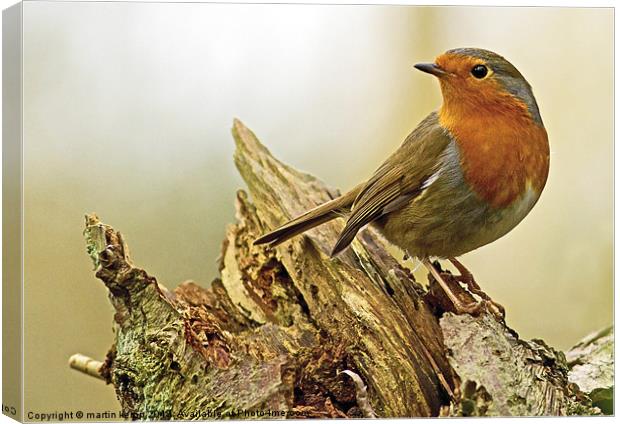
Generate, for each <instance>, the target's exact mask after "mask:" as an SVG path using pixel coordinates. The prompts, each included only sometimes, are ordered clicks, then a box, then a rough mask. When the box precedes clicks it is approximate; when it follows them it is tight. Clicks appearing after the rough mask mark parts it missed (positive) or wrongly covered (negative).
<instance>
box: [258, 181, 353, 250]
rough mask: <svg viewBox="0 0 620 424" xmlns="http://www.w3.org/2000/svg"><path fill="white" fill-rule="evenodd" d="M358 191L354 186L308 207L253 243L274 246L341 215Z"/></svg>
mask: <svg viewBox="0 0 620 424" xmlns="http://www.w3.org/2000/svg"><path fill="white" fill-rule="evenodd" d="M358 192H359V189H358V188H357V187H356V188H355V189H353V190H351V191H350V192H348V193H347V194H344V195H342V196H340V197H338V198H336V199H333V200H330V201H329V202H326V203H323V204H322V205H319V206H317V207H316V208H314V209H310V210H309V211H308V212H306V213H304V214H303V215H301V216H298V217H297V218H295V219H293V220H291V221H289V222H287V223H286V224H284V225H282V226H281V227H279V228H277V229H275V230H273V231H271V232H270V233H267V234H264V235H262V236H261V237H259V238H257V239H256V240H254V244H265V243H269V244H271V245H272V246H276V245H278V244H280V243H282V242H284V241H286V240H288V239H290V238H292V237H295V236H296V235H298V234H301V233H303V232H305V231H307V230H309V229H311V228H314V227H316V226H318V225H321V224H324V223H326V222H328V221H331V220H332V219H335V218H338V217H342V216H344V215H345V214H346V213H348V212H349V210H350V209H351V205H352V204H353V201H354V200H355V198H356V197H357V193H358Z"/></svg>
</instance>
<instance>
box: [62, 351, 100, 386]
mask: <svg viewBox="0 0 620 424" xmlns="http://www.w3.org/2000/svg"><path fill="white" fill-rule="evenodd" d="M69 366H70V367H71V368H73V369H74V370H76V371H79V372H83V373H84V374H88V375H90V376H91V377H95V378H99V379H101V380H103V376H102V375H101V373H100V372H99V371H100V370H101V367H102V366H103V362H101V361H97V360H95V359H93V358H89V357H88V356H86V355H82V354H81V353H76V354H75V355H72V356H71V358H69Z"/></svg>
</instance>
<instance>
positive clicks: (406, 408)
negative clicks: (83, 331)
mask: <svg viewBox="0 0 620 424" xmlns="http://www.w3.org/2000/svg"><path fill="white" fill-rule="evenodd" d="M233 136H234V139H235V142H236V145H237V149H236V152H235V164H236V165H237V168H238V169H239V171H240V173H241V175H242V177H243V179H244V180H245V182H246V183H247V185H248V188H249V192H250V194H251V196H252V201H250V200H249V198H248V195H247V194H246V193H245V192H243V191H240V192H238V194H237V201H236V211H237V216H236V218H237V222H236V223H235V224H232V225H230V226H229V227H228V229H227V233H226V238H225V240H224V242H223V244H222V253H221V257H220V259H219V263H220V275H221V277H220V278H218V279H216V280H215V281H213V282H212V284H211V287H210V288H203V287H201V286H199V285H198V284H196V283H194V282H191V281H187V282H184V283H182V284H181V285H180V286H179V287H177V288H176V289H175V290H174V291H171V292H170V291H168V290H167V289H166V288H164V287H163V286H160V285H159V284H158V283H157V282H156V280H155V278H154V277H152V276H150V275H148V274H147V272H146V271H144V270H142V269H140V268H138V267H136V266H134V265H133V264H132V262H131V260H130V257H129V252H128V248H127V245H126V244H125V243H124V241H123V238H122V236H121V234H120V233H119V232H118V231H116V230H114V229H113V228H112V227H110V226H108V225H106V224H103V223H101V222H100V221H99V219H98V218H97V217H96V216H95V215H89V216H87V220H86V230H85V235H86V239H87V246H88V252H89V254H90V256H91V258H92V259H93V262H94V264H95V269H96V276H97V277H98V278H99V279H100V280H102V281H103V282H104V284H105V285H106V286H107V287H108V289H109V292H110V301H111V302H112V305H113V306H114V308H115V311H116V313H115V316H114V322H115V331H116V334H115V336H116V339H115V341H114V344H113V346H112V348H111V350H110V352H109V353H108V355H107V358H106V360H105V362H104V363H103V364H102V365H93V362H89V361H88V359H89V358H84V357H74V358H73V362H72V363H73V366H74V367H75V368H76V369H79V370H80V367H82V369H81V370H82V371H83V372H87V373H89V374H91V375H93V369H98V370H99V371H98V372H99V374H100V375H101V376H102V377H103V378H104V379H105V380H106V381H107V382H108V383H111V384H113V385H114V387H115V389H116V393H117V395H118V398H119V401H120V403H121V405H122V408H123V411H125V413H127V415H128V416H130V417H133V418H151V419H157V418H165V419H170V418H172V419H189V418H202V419H204V418H219V417H232V418H256V417H266V418H277V417H283V418H284V417H300V416H308V417H333V418H337V417H374V416H379V417H409V416H437V415H566V414H576V413H579V414H593V413H597V412H598V409H596V408H593V407H591V403H590V398H589V397H588V395H592V393H593V390H595V389H596V388H597V387H599V386H597V384H594V386H597V387H595V388H594V389H592V387H590V386H588V394H586V393H584V392H581V391H579V389H578V388H577V387H576V385H575V384H571V383H569V379H568V376H569V368H568V366H567V363H566V360H565V358H564V355H563V354H562V353H561V352H557V351H555V350H553V349H552V348H550V347H548V346H547V345H545V344H544V343H543V342H541V341H531V342H524V341H521V340H519V339H518V337H517V335H516V333H514V331H512V330H510V329H509V328H508V327H507V326H506V325H505V324H504V323H499V322H497V321H496V320H495V319H494V318H493V316H492V315H490V314H487V313H483V314H482V315H481V316H478V317H472V316H469V315H462V316H458V315H454V314H453V313H451V312H450V311H449V305H447V303H446V301H445V299H444V298H443V297H442V294H441V292H440V291H438V290H437V289H436V287H435V285H434V284H433V283H431V287H430V289H429V290H428V291H427V290H425V289H424V287H422V286H421V285H420V284H419V283H417V282H416V281H415V280H414V279H413V277H412V275H411V273H410V272H409V270H408V269H407V268H404V267H403V266H402V265H401V264H400V262H399V261H398V260H397V259H395V258H394V257H393V256H392V255H391V254H390V253H388V251H387V249H386V247H387V243H386V242H385V241H384V240H383V239H382V237H381V236H380V235H379V234H378V233H377V232H375V231H374V230H373V229H372V228H367V229H365V230H363V231H362V232H361V233H360V234H359V236H358V238H357V239H356V240H355V241H354V242H353V244H352V246H351V248H350V249H348V250H346V251H345V252H343V253H342V254H341V255H339V256H338V257H337V258H335V259H330V258H329V255H328V252H329V249H330V247H331V245H332V244H333V242H334V240H335V239H336V235H337V233H338V232H339V230H340V229H341V228H342V222H339V221H340V220H336V221H332V222H330V223H327V224H324V225H322V226H320V227H318V228H316V229H313V230H311V231H309V232H308V233H307V234H306V235H302V236H299V237H296V238H294V239H292V240H291V241H289V242H286V243H284V244H283V245H281V246H279V247H277V248H275V249H273V248H269V247H264V246H254V245H252V241H253V240H254V239H255V238H256V237H257V236H259V235H260V234H262V233H263V232H264V231H265V230H267V229H270V228H274V227H275V226H277V225H278V224H281V223H282V222H284V221H286V220H287V219H289V218H291V217H293V216H295V215H297V214H299V213H301V212H303V211H305V210H307V209H308V208H310V207H313V206H315V205H317V204H320V203H322V202H324V201H326V200H329V199H330V198H333V197H334V196H336V195H337V192H336V191H334V190H332V189H330V188H328V187H326V186H325V185H324V184H323V183H321V182H320V181H319V180H317V179H316V178H314V177H312V176H310V175H307V174H303V173H300V172H298V171H296V170H294V169H292V168H290V167H288V166H286V165H285V164H282V163H281V162H279V161H278V160H276V159H275V158H274V157H273V156H272V155H271V154H270V153H269V151H268V150H267V149H266V148H265V147H264V146H263V145H261V144H260V143H259V141H258V140H257V138H256V137H255V136H254V134H253V133H252V132H251V131H249V130H248V129H247V128H246V127H244V126H243V125H242V124H241V123H240V122H239V121H235V123H234V127H233ZM449 282H450V284H451V285H452V286H454V289H455V290H456V291H457V292H458V295H459V296H461V297H463V298H466V297H468V296H469V294H468V293H467V292H466V291H465V290H464V289H462V288H461V287H460V285H459V284H458V283H457V282H456V280H450V281H449ZM438 317H440V318H438ZM611 342H612V341H611V340H608V341H607V343H611ZM579 358H581V359H580V361H585V362H583V363H589V362H588V361H589V360H588V359H587V358H589V357H588V356H587V355H581V356H579ZM95 364H97V363H96V362H95ZM601 384H607V382H605V383H601ZM606 387H607V386H606Z"/></svg>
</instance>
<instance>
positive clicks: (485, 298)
mask: <svg viewBox="0 0 620 424" xmlns="http://www.w3.org/2000/svg"><path fill="white" fill-rule="evenodd" d="M449 261H450V262H451V263H452V265H454V266H455V267H456V269H457V270H458V271H459V273H460V275H453V276H452V277H454V278H456V279H457V280H458V281H460V282H462V283H463V284H465V285H466V286H467V289H468V290H469V291H470V293H472V294H475V295H476V296H478V297H480V299H482V300H481V301H480V302H478V303H477V304H478V305H480V306H481V307H482V306H485V307H487V310H489V311H490V312H491V313H493V315H495V316H496V317H498V318H500V319H501V320H502V321H503V320H504V319H505V318H506V308H504V307H503V306H502V305H501V304H499V303H497V302H496V301H494V300H493V299H491V297H490V296H489V295H488V294H486V293H485V292H484V291H482V289H481V288H480V286H479V285H478V283H476V280H475V279H474V276H473V274H472V273H471V272H470V271H469V270H468V269H467V268H465V265H463V264H462V263H461V262H459V261H458V260H457V259H456V258H450V259H449Z"/></svg>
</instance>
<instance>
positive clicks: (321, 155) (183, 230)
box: [24, 2, 613, 412]
mask: <svg viewBox="0 0 620 424" xmlns="http://www.w3.org/2000/svg"><path fill="white" fill-rule="evenodd" d="M24 28H25V38H24V70H25V74H24V131H25V148H24V158H25V243H26V249H25V265H26V276H25V278H26V280H25V299H26V302H25V305H26V316H25V325H26V334H25V351H26V358H25V361H26V362H25V372H26V386H25V387H26V389H25V394H26V412H28V411H37V412H43V411H54V410H71V409H73V410H75V409H82V410H105V409H109V410H118V403H117V402H116V399H115V395H114V392H113V389H112V387H109V386H106V385H105V384H103V383H102V382H100V381H97V380H94V379H92V378H89V377H87V376H85V375H81V374H78V373H76V372H74V371H71V370H70V369H69V367H68V366H67V359H68V358H69V356H70V355H71V354H73V353H76V352H81V353H84V354H86V355H89V356H92V357H94V358H98V359H101V358H103V357H104V355H105V353H106V351H107V349H108V348H109V347H110V345H111V343H112V340H113V334H112V307H111V306H110V305H109V303H108V300H107V293H106V290H105V288H104V286H103V285H102V284H101V283H100V282H99V281H98V280H96V279H95V277H94V275H93V272H92V264H91V262H90V260H89V258H88V257H87V255H86V252H85V247H84V241H83V238H82V229H83V215H84V213H86V212H91V211H96V212H97V213H98V214H99V215H100V217H101V218H102V219H103V220H104V221H105V222H106V223H109V224H111V225H113V226H114V227H115V228H117V229H119V230H121V231H122V232H123V234H124V235H125V236H126V239H127V242H128V243H129V246H130V247H131V250H132V254H133V257H134V259H135V262H136V264H138V265H139V266H141V267H144V268H145V269H146V270H148V271H149V272H150V273H152V274H153V275H155V276H157V277H158V279H159V280H160V281H161V282H162V283H163V284H165V285H166V286H168V287H170V288H173V287H175V286H176V285H177V284H178V283H179V282H181V281H183V280H185V279H193V280H195V281H197V282H199V283H200V284H202V285H205V286H207V285H209V283H210V281H211V280H212V279H213V278H214V277H216V276H217V270H216V266H215V259H216V257H217V255H218V253H219V248H220V242H221V240H222V238H223V237H224V231H225V227H226V225H227V224H228V223H230V222H232V221H233V220H234V216H233V212H234V211H233V199H234V195H235V191H236V190H237V189H238V188H242V187H244V184H243V182H242V181H241V179H240V178H239V176H238V175H237V173H236V170H235V168H234V165H233V162H232V153H233V142H232V138H231V135H230V127H231V124H232V119H233V117H238V118H240V119H241V120H242V121H244V122H245V123H246V124H247V125H248V126H249V127H250V128H252V129H253V130H254V131H255V132H256V133H257V135H258V136H259V137H260V138H261V140H263V142H264V143H265V144H266V145H267V146H268V147H269V148H270V149H271V151H272V152H273V153H274V154H275V155H276V156H277V157H279V158H280V159H282V160H283V161H285V162H287V163H289V164H291V165H293V166H295V167H298V168H299V169H302V170H305V171H307V172H310V173H312V174H315V175H317V176H319V177H320V178H322V179H323V180H325V181H327V182H328V183H329V184H330V185H332V186H334V187H339V188H342V189H347V188H350V187H352V186H353V185H354V184H356V183H357V182H359V181H361V180H362V179H364V178H366V177H368V176H369V175H370V174H371V173H372V172H373V170H374V169H375V168H376V167H377V166H378V165H379V164H380V163H381V162H382V160H383V159H384V158H385V157H386V156H387V155H388V154H389V153H390V152H392V151H393V150H394V149H396V148H397V147H398V146H399V144H400V143H401V141H402V140H403V139H404V137H405V136H406V135H407V134H408V133H409V131H411V130H412V129H413V128H414V126H415V125H416V124H417V123H418V122H419V121H420V120H421V119H422V118H424V117H425V115H426V114H428V113H429V112H430V111H431V110H433V109H436V108H438V107H439V105H440V104H441V96H440V92H439V87H438V84H437V82H436V81H435V80H434V79H433V78H432V77H431V76H429V75H425V74H422V73H420V72H417V71H415V70H414V69H413V68H412V65H413V64H414V63H416V62H420V61H429V60H432V59H433V58H434V57H435V56H436V55H438V54H439V53H441V52H443V51H445V50H447V49H450V48H454V47H463V46H477V47H483V48H487V49H490V50H494V51H497V52H498V53H500V54H502V55H504V56H506V57H507V58H508V59H509V60H511V61H512V62H513V63H514V64H515V65H516V66H517V67H518V68H519V69H520V70H521V72H522V73H523V74H524V75H525V76H526V78H527V79H528V80H529V82H530V83H531V84H532V86H533V87H534V92H535V94H536V96H537V99H538V102H539V105H540V109H541V114H542V116H543V120H544V122H545V124H546V127H547V130H548V132H549V137H550V141H551V150H552V157H551V174H550V177H549V181H548V183H547V187H546V190H545V192H544V194H543V196H542V198H541V200H540V202H539V203H538V205H537V206H536V207H535V208H534V210H533V212H532V213H531V214H530V215H529V216H528V217H527V218H526V219H525V221H524V222H523V223H522V224H521V225H519V226H518V227H517V228H516V229H515V230H514V231H512V232H511V233H510V234H509V235H507V236H506V237H504V238H502V239H501V240H499V241H497V242H495V243H493V244H491V245H489V246H486V247H484V248H481V249H479V250H478V251H476V252H473V253H470V254H468V255H466V256H464V257H463V258H462V259H463V262H464V263H465V264H467V266H468V267H469V268H470V269H471V270H472V271H473V272H474V274H475V275H476V277H477V280H478V282H480V283H481V285H482V286H483V288H484V289H486V291H487V293H489V294H490V295H491V296H492V297H493V298H494V299H496V300H497V301H499V302H500V303H502V304H504V305H505V306H506V308H507V311H508V316H507V319H508V323H509V324H510V325H511V326H512V327H513V328H515V329H516V330H517V331H518V332H519V333H520V335H521V336H522V337H525V338H534V337H536V338H542V339H545V340H546V341H547V342H548V343H550V344H552V345H554V346H556V347H558V348H562V349H565V348H568V347H569V346H571V345H572V344H573V343H574V342H576V341H577V340H578V339H579V338H581V337H582V336H584V335H585V334H587V333H588V332H590V331H592V330H596V329H598V328H600V327H602V326H606V325H608V324H610V323H611V320H612V313H613V309H612V308H613V305H612V292H613V282H612V272H613V270H612V172H613V163H612V160H613V159H612V149H613V121H612V119H613V114H612V110H613V58H612V57H613V56H612V53H613V42H612V33H613V12H612V10H611V9H573V8H508V7H502V8H473V7H472V8H470V7H468V8H465V7H410V6H319V5H230V4H229V5H225V4H224V5H222V4H211V5H208V4H165V3H158V4H144V3H57V2H41V3H39V2H27V3H25V4H24ZM418 274H419V276H420V279H422V280H423V281H425V276H424V273H422V272H418Z"/></svg>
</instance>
